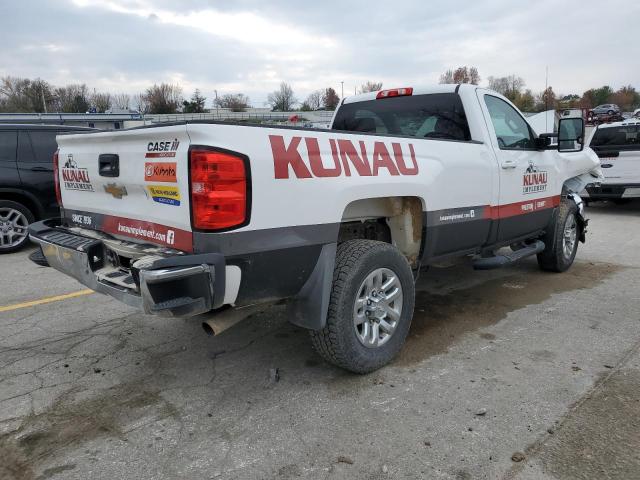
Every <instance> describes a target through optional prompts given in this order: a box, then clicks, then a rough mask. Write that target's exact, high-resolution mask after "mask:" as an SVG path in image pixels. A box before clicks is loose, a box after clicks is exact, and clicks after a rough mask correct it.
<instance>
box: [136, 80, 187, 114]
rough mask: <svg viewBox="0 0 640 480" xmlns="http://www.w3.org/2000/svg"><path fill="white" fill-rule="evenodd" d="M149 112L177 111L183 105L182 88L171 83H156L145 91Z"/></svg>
mask: <svg viewBox="0 0 640 480" xmlns="http://www.w3.org/2000/svg"><path fill="white" fill-rule="evenodd" d="M144 96H145V100H146V103H147V104H148V106H149V112H148V113H176V112H177V111H178V107H179V106H181V105H182V88H180V86H179V85H174V84H171V83H161V84H160V85H156V84H154V85H153V86H152V87H149V88H147V90H146V91H145V93H144Z"/></svg>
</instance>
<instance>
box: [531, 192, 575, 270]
mask: <svg viewBox="0 0 640 480" xmlns="http://www.w3.org/2000/svg"><path fill="white" fill-rule="evenodd" d="M571 217H573V223H574V224H575V239H574V241H573V248H572V249H571V251H570V253H569V254H567V253H566V252H565V249H564V245H565V243H564V233H565V232H564V231H565V227H567V226H568V222H569V223H570V222H571V220H570V218H571ZM580 228H581V227H580V224H579V222H578V207H577V206H576V204H575V202H573V201H572V200H571V199H568V198H564V199H563V200H562V202H560V206H559V207H558V211H557V213H556V217H555V220H554V221H553V224H552V225H551V227H550V228H549V231H548V232H547V233H546V234H545V235H544V237H543V238H542V241H543V242H544V244H545V246H546V248H545V249H544V250H543V251H542V252H541V253H539V254H538V265H539V266H540V268H541V269H542V270H546V271H549V272H565V271H567V270H568V269H569V267H571V265H572V264H573V260H574V259H575V258H576V253H577V251H578V244H579V243H580V241H579V238H580V234H581V231H580Z"/></svg>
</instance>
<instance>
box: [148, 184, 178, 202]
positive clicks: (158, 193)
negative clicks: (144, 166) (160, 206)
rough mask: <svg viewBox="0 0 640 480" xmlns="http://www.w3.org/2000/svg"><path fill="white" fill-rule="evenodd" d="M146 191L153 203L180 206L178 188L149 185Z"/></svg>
mask: <svg viewBox="0 0 640 480" xmlns="http://www.w3.org/2000/svg"><path fill="white" fill-rule="evenodd" d="M147 191H148V192H149V195H151V198H152V199H153V201H154V202H158V203H164V204H165V205H175V206H178V205H180V190H178V187H172V186H170V185H169V186H165V185H149V186H148V187H147Z"/></svg>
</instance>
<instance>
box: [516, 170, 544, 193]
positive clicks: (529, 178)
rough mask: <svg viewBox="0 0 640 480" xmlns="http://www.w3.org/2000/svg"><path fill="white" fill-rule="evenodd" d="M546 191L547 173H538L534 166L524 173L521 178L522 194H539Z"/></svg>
mask: <svg viewBox="0 0 640 480" xmlns="http://www.w3.org/2000/svg"><path fill="white" fill-rule="evenodd" d="M546 190H547V172H539V171H538V169H537V168H536V167H535V166H534V165H529V168H527V170H526V171H525V172H524V175H523V177H522V193H524V194H525V195H526V194H527V193H539V192H544V191H546Z"/></svg>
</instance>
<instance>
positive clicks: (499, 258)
mask: <svg viewBox="0 0 640 480" xmlns="http://www.w3.org/2000/svg"><path fill="white" fill-rule="evenodd" d="M544 248H545V246H544V242H542V241H540V240H536V241H535V242H533V243H532V244H530V245H527V246H526V247H523V248H520V249H518V250H516V251H514V252H511V253H503V254H500V255H494V256H493V257H481V258H477V259H475V260H474V261H473V268H474V270H492V269H494V268H501V267H505V266H507V265H511V264H512V263H515V262H517V261H518V260H522V259H523V258H526V257H530V256H531V255H536V254H538V253H540V252H542V251H543V250H544Z"/></svg>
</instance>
